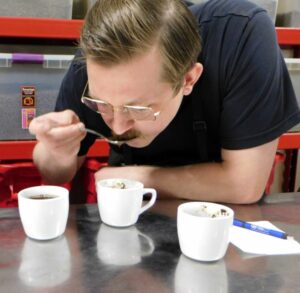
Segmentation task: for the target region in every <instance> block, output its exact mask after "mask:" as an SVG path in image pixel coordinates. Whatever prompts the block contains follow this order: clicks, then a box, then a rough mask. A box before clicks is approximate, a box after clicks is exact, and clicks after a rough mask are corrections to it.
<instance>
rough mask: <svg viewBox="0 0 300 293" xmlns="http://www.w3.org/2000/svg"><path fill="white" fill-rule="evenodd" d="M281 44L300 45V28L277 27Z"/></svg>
mask: <svg viewBox="0 0 300 293" xmlns="http://www.w3.org/2000/svg"><path fill="white" fill-rule="evenodd" d="M276 33H277V38H278V44H279V45H300V28H292V27H276Z"/></svg>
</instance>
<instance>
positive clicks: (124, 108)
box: [81, 82, 161, 121]
mask: <svg viewBox="0 0 300 293" xmlns="http://www.w3.org/2000/svg"><path fill="white" fill-rule="evenodd" d="M87 90H88V82H87V83H86V85H85V87H84V90H83V93H82V95H81V102H82V103H83V104H84V105H85V106H86V107H88V108H89V109H91V110H92V111H94V112H96V113H98V114H100V115H104V116H105V115H107V113H101V112H100V111H97V110H95V109H92V108H91V107H89V106H88V105H87V104H86V103H85V102H84V100H87V101H90V102H93V103H96V104H101V105H106V106H109V107H110V109H111V110H112V114H113V113H114V112H115V111H116V110H115V109H121V110H118V111H119V112H122V113H128V115H129V117H130V118H131V119H132V120H134V121H155V120H156V118H157V117H158V116H159V114H160V112H161V111H157V112H154V110H153V109H152V108H151V107H147V106H135V105H122V106H117V107H116V106H113V105H112V104H110V103H108V102H105V101H103V100H99V99H94V98H91V97H90V96H88V95H87ZM130 110H150V111H152V112H153V119H136V118H133V117H131V116H130Z"/></svg>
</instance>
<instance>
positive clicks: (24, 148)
mask: <svg viewBox="0 0 300 293" xmlns="http://www.w3.org/2000/svg"><path fill="white" fill-rule="evenodd" d="M35 144H36V141H34V140H29V141H26V140H23V141H22V140H20V141H19V140H15V141H0V154H1V155H0V161H1V160H31V159H32V151H33V148H34V146H35ZM299 148H300V133H299V132H295V133H286V134H283V135H282V136H281V137H280V139H279V145H278V149H299ZM108 155H109V145H108V143H107V142H105V141H103V140H101V139H97V140H96V142H95V143H94V144H93V145H92V147H91V148H90V150H89V152H88V155H87V156H88V157H90V158H91V157H96V158H100V157H101V158H108Z"/></svg>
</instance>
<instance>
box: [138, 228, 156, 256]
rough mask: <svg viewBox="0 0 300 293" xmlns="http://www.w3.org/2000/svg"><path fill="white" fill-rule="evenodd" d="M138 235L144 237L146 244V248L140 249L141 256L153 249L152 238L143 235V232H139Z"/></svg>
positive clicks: (149, 253)
mask: <svg viewBox="0 0 300 293" xmlns="http://www.w3.org/2000/svg"><path fill="white" fill-rule="evenodd" d="M138 235H139V236H141V237H143V238H145V240H146V243H147V246H148V249H145V250H142V256H148V255H151V254H152V253H153V251H154V249H155V246H154V243H153V240H152V239H151V238H150V237H149V236H147V235H145V234H144V233H141V232H139V233H138Z"/></svg>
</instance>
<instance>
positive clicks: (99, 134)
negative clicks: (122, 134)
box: [85, 128, 126, 146]
mask: <svg viewBox="0 0 300 293" xmlns="http://www.w3.org/2000/svg"><path fill="white" fill-rule="evenodd" d="M85 131H86V132H87V133H90V134H93V135H95V136H97V137H99V138H102V139H104V140H105V141H107V142H108V143H111V144H114V145H117V146H121V145H122V144H124V143H125V142H126V140H115V139H111V138H109V137H106V136H105V135H103V134H102V133H100V132H98V131H95V130H93V129H89V128H85Z"/></svg>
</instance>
